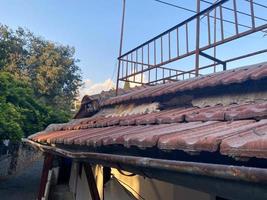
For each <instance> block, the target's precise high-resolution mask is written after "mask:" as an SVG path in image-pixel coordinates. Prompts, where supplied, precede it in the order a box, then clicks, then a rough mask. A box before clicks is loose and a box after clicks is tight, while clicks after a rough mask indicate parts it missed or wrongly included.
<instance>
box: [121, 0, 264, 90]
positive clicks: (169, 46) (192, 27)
mask: <svg viewBox="0 0 267 200" xmlns="http://www.w3.org/2000/svg"><path fill="white" fill-rule="evenodd" d="M196 1H197V9H196V11H195V13H196V14H195V15H193V16H191V17H190V18H188V19H186V20H185V21H183V22H181V23H179V24H177V25H176V26H174V27H172V28H170V29H169V30H167V31H165V32H163V33H161V34H159V35H157V36H156V37H154V38H152V39H150V40H148V41H147V42H145V43H143V44H141V45H139V46H137V47H136V48H134V49H132V50H130V51H128V52H126V53H124V54H122V55H121V56H120V57H119V58H118V60H119V68H118V77H117V81H118V84H117V87H118V86H119V82H131V83H136V84H140V85H143V84H148V85H153V84H158V83H164V82H167V81H179V80H184V79H187V78H191V77H196V76H199V75H201V70H203V69H210V68H211V69H213V70H210V72H211V73H212V72H216V71H219V70H218V66H220V65H221V66H222V67H221V68H220V69H221V70H226V69H227V63H228V62H232V61H235V60H238V59H242V58H245V57H248V56H254V55H257V54H260V53H266V52H267V49H264V50H260V51H257V52H253V53H250V54H246V55H242V56H238V57H236V58H228V59H227V60H220V59H219V58H217V57H216V55H217V51H216V47H217V46H219V45H222V44H225V43H230V42H231V41H233V40H236V39H238V38H241V37H245V36H247V35H250V34H252V33H255V32H259V31H263V30H264V29H266V28H267V19H265V18H263V17H259V16H258V15H257V14H258V13H256V10H255V6H262V7H264V5H261V4H258V3H256V2H254V1H253V0H240V1H237V0H220V1H216V2H215V3H212V2H210V1H208V0H196ZM240 3H242V6H246V7H248V8H247V9H246V10H248V11H247V12H244V11H241V10H239V9H238V8H239V4H240ZM203 4H204V6H208V7H207V8H205V9H203V10H201V6H202V5H203ZM265 9H267V8H265ZM226 12H227V13H226ZM266 12H267V10H266ZM230 14H231V15H232V16H233V18H232V19H231V20H230V19H228V18H227V16H228V15H230ZM243 16H245V17H247V18H248V19H247V20H244V19H243V20H240V19H241V17H243ZM204 22H205V24H204ZM203 24H204V25H205V26H203ZM212 25H213V27H214V29H213V30H212V27H211V26H212ZM230 25H231V30H230V27H229V26H230ZM229 31H232V32H233V34H228V33H229ZM189 32H190V33H191V34H189ZM192 33H193V35H192ZM226 33H227V34H226ZM209 49H214V53H213V55H209V54H208V53H206V52H205V51H206V50H209ZM190 56H195V61H193V62H192V65H193V64H194V66H192V68H191V69H189V70H181V69H177V68H178V67H177V66H176V67H174V66H172V67H169V65H170V64H171V63H172V64H173V65H177V62H178V61H180V60H183V59H185V58H187V57H190ZM200 56H203V57H205V58H207V59H209V60H211V61H212V63H211V64H209V65H206V66H200Z"/></svg>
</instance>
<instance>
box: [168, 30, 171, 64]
mask: <svg viewBox="0 0 267 200" xmlns="http://www.w3.org/2000/svg"><path fill="white" fill-rule="evenodd" d="M168 40H169V60H170V59H171V33H170V32H169V33H168Z"/></svg>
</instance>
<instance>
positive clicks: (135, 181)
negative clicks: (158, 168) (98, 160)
mask: <svg viewBox="0 0 267 200" xmlns="http://www.w3.org/2000/svg"><path fill="white" fill-rule="evenodd" d="M78 168H79V167H78V164H73V166H72V170H71V177H70V183H69V185H70V190H71V191H72V192H73V193H74V194H75V193H76V200H85V199H86V200H88V199H89V200H90V199H91V196H90V191H89V186H88V183H87V180H86V175H85V171H84V169H82V174H81V177H80V176H79V173H78ZM93 172H94V175H95V179H96V184H97V188H98V190H99V195H100V198H101V200H103V197H104V200H132V199H133V198H131V195H133V196H134V197H135V198H137V199H140V200H142V198H143V199H146V200H212V199H213V197H212V196H211V195H210V194H207V193H203V192H199V191H196V190H192V189H190V188H185V187H181V186H177V185H174V184H170V183H167V182H163V181H158V180H156V179H150V178H145V177H142V176H138V175H136V176H130V177H129V176H124V175H122V174H121V173H119V172H118V170H117V169H114V168H112V169H111V173H112V176H113V177H112V178H111V180H110V181H109V182H108V183H107V184H106V185H105V187H104V188H103V168H102V166H99V165H97V166H94V167H93ZM125 173H129V172H125ZM75 184H76V185H77V189H75V188H76V186H75ZM123 186H124V187H123ZM125 190H126V191H128V193H127V192H126V191H125ZM75 191H76V192H75Z"/></svg>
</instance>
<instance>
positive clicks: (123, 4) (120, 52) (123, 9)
mask: <svg viewBox="0 0 267 200" xmlns="http://www.w3.org/2000/svg"><path fill="white" fill-rule="evenodd" d="M125 4H126V0H123V1H122V20H121V38H120V50H119V57H120V56H121V54H122V42H123V31H124V17H125ZM120 68H121V61H120V59H118V73H117V84H116V95H118V89H119V78H120Z"/></svg>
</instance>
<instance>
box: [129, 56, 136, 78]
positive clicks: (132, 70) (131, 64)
mask: <svg viewBox="0 0 267 200" xmlns="http://www.w3.org/2000/svg"><path fill="white" fill-rule="evenodd" d="M130 73H133V53H131V72H130ZM134 76H135V75H134Z"/></svg>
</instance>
